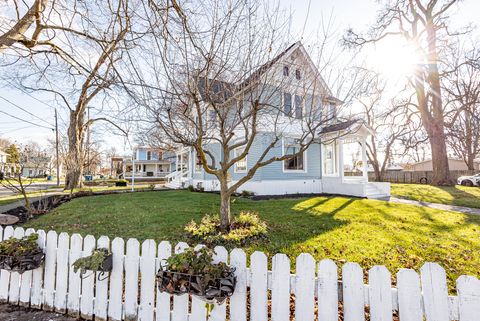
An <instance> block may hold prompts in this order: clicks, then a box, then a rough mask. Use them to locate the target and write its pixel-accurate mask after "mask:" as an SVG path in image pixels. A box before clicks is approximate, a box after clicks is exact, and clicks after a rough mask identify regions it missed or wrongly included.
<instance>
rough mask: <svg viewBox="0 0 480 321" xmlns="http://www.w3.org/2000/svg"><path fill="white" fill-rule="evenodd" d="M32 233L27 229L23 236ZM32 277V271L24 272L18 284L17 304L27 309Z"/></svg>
mask: <svg viewBox="0 0 480 321" xmlns="http://www.w3.org/2000/svg"><path fill="white" fill-rule="evenodd" d="M34 232H35V230H34V229H32V228H28V229H26V230H25V236H29V235H31V234H32V233H34ZM32 276H33V271H25V272H23V274H22V280H21V282H20V300H19V304H20V305H21V306H24V307H28V306H29V305H30V289H31V286H32Z"/></svg>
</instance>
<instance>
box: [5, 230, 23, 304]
mask: <svg viewBox="0 0 480 321" xmlns="http://www.w3.org/2000/svg"><path fill="white" fill-rule="evenodd" d="M24 236H25V230H24V229H23V228H22V227H17V228H15V230H14V231H13V237H14V238H17V239H21V238H22V237H24ZM20 280H21V275H20V273H18V272H12V273H10V288H9V290H8V302H9V303H10V304H15V305H16V304H18V300H19V298H20Z"/></svg>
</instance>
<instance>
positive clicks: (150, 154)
mask: <svg viewBox="0 0 480 321" xmlns="http://www.w3.org/2000/svg"><path fill="white" fill-rule="evenodd" d="M147 160H152V151H151V150H149V151H147Z"/></svg>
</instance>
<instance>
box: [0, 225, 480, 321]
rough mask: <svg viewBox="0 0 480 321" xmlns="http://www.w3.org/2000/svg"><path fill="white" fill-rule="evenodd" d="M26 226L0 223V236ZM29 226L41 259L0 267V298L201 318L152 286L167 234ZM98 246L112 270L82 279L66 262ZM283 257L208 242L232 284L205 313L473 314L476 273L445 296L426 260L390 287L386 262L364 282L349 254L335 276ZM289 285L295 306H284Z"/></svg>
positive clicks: (321, 316) (259, 318)
mask: <svg viewBox="0 0 480 321" xmlns="http://www.w3.org/2000/svg"><path fill="white" fill-rule="evenodd" d="M34 232H35V231H34V230H32V229H27V230H26V231H24V230H23V228H16V229H13V228H12V227H6V228H1V227H0V239H8V238H10V237H13V236H15V237H22V236H23V235H24V234H25V235H30V234H31V233H34ZM37 233H38V234H39V239H38V244H39V246H40V247H41V248H42V249H44V252H45V254H46V260H45V263H44V265H42V266H41V267H39V268H37V269H35V270H33V271H26V272H24V273H23V274H21V275H20V274H18V273H9V272H8V271H5V270H0V300H3V302H10V303H11V304H18V305H23V306H30V307H32V308H37V309H45V310H52V309H54V310H56V311H58V312H62V313H63V312H66V313H67V314H68V315H71V316H75V317H78V316H81V317H83V318H84V319H90V320H91V319H93V318H95V320H98V321H103V320H113V321H123V320H127V321H133V320H135V321H136V320H140V321H154V320H155V321H207V320H206V318H207V315H206V309H205V304H204V302H203V301H201V300H199V299H198V298H195V297H192V299H191V302H190V299H189V296H188V295H182V296H173V300H172V296H171V295H169V294H167V293H160V292H159V290H158V288H157V284H156V280H155V274H156V272H157V270H158V269H159V268H160V266H161V265H162V264H164V263H165V262H164V261H165V259H167V258H168V257H170V255H171V254H172V245H171V244H170V243H169V242H160V243H159V244H158V246H157V244H156V243H155V241H153V240H147V241H145V242H143V243H142V245H141V246H140V243H139V242H138V241H137V240H136V239H129V240H128V242H126V243H125V241H124V240H123V239H120V238H116V239H114V240H113V242H111V244H110V241H109V239H108V238H107V237H100V238H98V241H97V240H96V239H95V237H93V236H91V235H89V236H86V237H85V238H84V239H82V237H81V236H80V235H78V234H74V235H72V236H71V237H70V236H69V235H67V234H66V233H60V234H59V235H58V234H57V233H56V232H55V231H50V232H48V233H47V234H45V232H44V231H42V230H39V231H37ZM99 247H104V248H111V251H112V253H113V267H112V272H111V273H109V274H106V275H104V277H106V278H105V280H101V281H98V279H97V277H98V275H95V274H94V273H92V272H87V274H86V275H85V276H84V279H81V278H80V276H79V273H78V272H77V273H74V272H73V268H72V264H73V262H75V261H76V260H77V259H78V258H79V257H82V256H88V255H90V254H91V253H92V251H93V249H95V248H99ZM140 247H141V251H140ZM200 247H201V246H197V247H196V249H198V248H200ZM186 248H188V245H187V244H186V243H179V244H177V245H176V246H175V249H174V251H175V252H176V253H180V252H182V251H184V250H185V249H186ZM290 260H291V258H288V257H287V256H286V255H284V254H276V255H275V256H274V257H273V258H271V266H272V271H268V266H269V259H268V258H267V256H266V255H265V254H264V253H262V252H255V253H253V254H252V256H251V258H250V266H249V267H248V266H247V257H246V255H245V252H244V251H243V250H241V249H234V250H232V251H231V253H230V254H229V253H228V252H227V250H226V249H225V248H223V247H216V248H215V257H214V261H215V262H220V261H223V262H227V263H228V264H230V265H231V266H232V267H234V268H235V269H236V272H235V273H236V276H237V286H236V288H235V292H234V294H233V296H232V297H231V298H230V299H229V300H227V301H226V302H225V303H224V304H222V305H215V306H214V308H213V310H212V311H211V313H210V315H209V316H208V317H209V320H208V321H226V320H227V317H228V318H229V320H231V321H247V320H251V321H267V320H268V319H269V312H270V316H271V317H270V319H271V320H272V321H290V320H291V319H292V318H295V320H296V321H313V320H316V317H317V316H318V320H319V321H337V320H338V318H339V306H340V305H343V311H344V320H345V321H363V320H365V319H366V314H365V309H366V307H368V309H369V319H370V320H371V321H390V320H393V314H394V313H396V312H397V311H398V314H399V320H400V321H423V320H426V321H450V320H458V321H473V320H475V321H479V320H480V319H479V315H480V281H479V280H478V279H477V278H475V277H471V276H461V277H460V278H459V279H458V280H457V284H456V286H457V296H454V295H450V296H449V295H448V291H447V280H446V274H445V270H444V269H443V268H441V267H440V266H439V265H438V264H434V263H427V264H425V265H424V266H423V267H422V268H421V270H420V276H419V274H418V273H417V272H416V271H413V270H409V269H400V270H399V272H398V273H397V288H392V285H391V283H392V281H391V280H392V277H391V275H390V272H389V271H388V270H387V269H386V268H385V267H384V266H374V267H373V268H371V269H370V270H369V271H368V283H369V284H368V286H366V285H364V282H363V280H364V279H363V277H364V272H365V271H363V270H362V268H361V267H360V266H359V265H358V264H356V263H346V264H345V265H343V267H342V280H341V281H340V280H339V275H338V274H339V271H338V269H339V268H338V267H337V265H336V264H335V263H334V262H333V261H331V260H322V261H320V262H318V264H317V262H315V260H314V259H313V257H312V256H311V255H309V254H301V255H299V256H298V257H297V259H296V271H295V273H294V274H292V273H291V265H290ZM317 267H318V268H317ZM316 270H318V271H316ZM339 282H341V283H339ZM339 285H341V288H340V289H341V292H340V293H339ZM248 290H249V293H250V297H249V298H247V293H248ZM292 294H293V295H295V307H294V311H290V301H291V295H292ZM248 301H249V302H248ZM340 301H341V302H340ZM247 303H249V310H248V311H249V312H250V315H247ZM315 304H316V305H315ZM315 306H317V312H316V313H315V312H314V308H315ZM269 307H270V310H269ZM227 310H228V314H227Z"/></svg>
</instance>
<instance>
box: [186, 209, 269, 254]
mask: <svg viewBox="0 0 480 321" xmlns="http://www.w3.org/2000/svg"><path fill="white" fill-rule="evenodd" d="M185 231H186V232H187V236H188V238H189V239H190V240H191V241H193V242H196V243H203V244H206V245H217V244H221V245H225V246H244V245H246V244H249V243H251V242H253V241H255V240H259V239H266V238H267V224H266V223H265V222H263V221H262V220H261V219H260V218H259V217H258V215H257V214H255V213H252V212H241V213H240V214H239V215H238V216H235V217H234V218H233V220H232V224H231V226H230V231H228V233H222V232H221V231H220V219H219V217H218V216H212V215H205V216H204V217H203V218H202V220H201V222H200V224H197V222H195V221H191V222H190V223H189V224H187V226H185Z"/></svg>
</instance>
